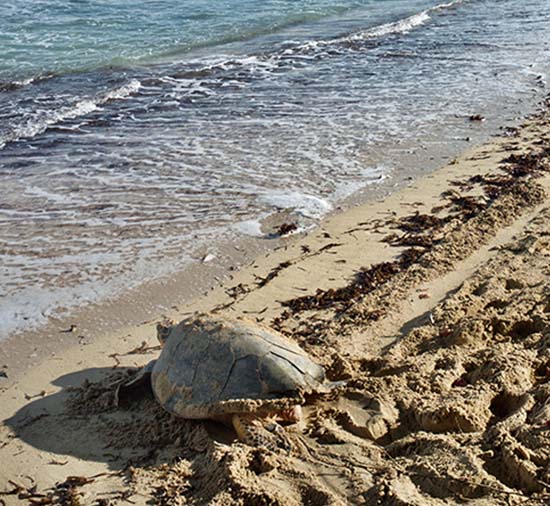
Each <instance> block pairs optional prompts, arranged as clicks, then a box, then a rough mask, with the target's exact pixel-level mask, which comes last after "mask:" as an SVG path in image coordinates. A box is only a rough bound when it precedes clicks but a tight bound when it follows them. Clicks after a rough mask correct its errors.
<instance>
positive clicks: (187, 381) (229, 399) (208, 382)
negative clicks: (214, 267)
mask: <svg viewBox="0 0 550 506" xmlns="http://www.w3.org/2000/svg"><path fill="white" fill-rule="evenodd" d="M157 332H158V338H159V341H160V342H161V345H162V352H161V354H160V357H159V358H158V360H156V361H153V362H151V363H150V364H148V365H147V366H146V367H145V368H144V369H143V370H142V371H141V373H140V374H138V376H137V377H136V378H134V380H132V381H130V382H129V383H126V384H124V385H122V386H121V387H120V389H119V391H118V396H119V397H121V396H123V395H125V394H126V393H127V392H128V390H129V389H132V387H133V385H135V384H136V382H140V381H141V382H143V381H144V380H145V381H150V385H151V387H152V390H153V393H154V396H155V397H156V399H157V400H158V402H159V403H160V405H161V406H162V407H163V408H164V409H166V410H167V411H169V412H170V413H172V414H174V415H177V416H181V417H183V418H191V419H214V420H218V421H222V422H225V423H228V424H232V425H233V427H234V429H235V431H236V433H237V435H238V437H239V439H240V440H241V441H243V442H245V443H247V444H249V445H252V446H264V447H267V448H269V449H275V448H277V447H282V448H286V449H289V448H290V444H289V442H288V439H287V438H286V437H285V432H284V430H283V429H282V427H281V426H280V425H279V424H278V423H277V421H286V422H298V421H299V420H300V417H301V404H303V403H304V401H305V399H304V395H306V394H308V393H314V392H327V391H328V390H330V388H331V386H330V385H328V384H325V383H324V380H325V372H324V369H323V368H322V367H321V366H320V365H318V364H316V363H315V362H313V361H312V360H311V359H310V358H309V357H308V356H307V354H306V353H305V352H304V351H303V350H302V349H301V348H299V347H298V346H297V345H296V344H295V343H293V342H292V341H291V340H289V339H287V338H286V337H284V336H283V335H281V334H279V333H277V332H274V331H273V330H268V329H266V328H262V327H259V326H257V325H254V324H252V323H251V322H245V321H242V320H229V319H225V318H221V317H216V316H211V315H198V316H195V317H192V318H190V319H186V320H183V321H182V322H180V323H179V324H178V325H170V324H168V325H166V324H159V325H158V326H157Z"/></svg>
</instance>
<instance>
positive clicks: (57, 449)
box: [4, 367, 235, 470]
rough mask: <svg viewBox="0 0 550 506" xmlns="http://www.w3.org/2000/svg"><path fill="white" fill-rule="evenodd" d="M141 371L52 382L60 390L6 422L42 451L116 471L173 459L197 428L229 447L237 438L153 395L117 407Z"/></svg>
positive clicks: (100, 371) (89, 372)
mask: <svg viewBox="0 0 550 506" xmlns="http://www.w3.org/2000/svg"><path fill="white" fill-rule="evenodd" d="M137 370H138V369H136V368H128V367H118V368H116V369H112V368H90V369H84V370H82V371H78V372H74V373H71V374H67V375H64V376H60V377H59V378H57V379H56V380H54V381H53V382H52V384H53V385H55V386H58V387H61V390H60V391H58V392H56V393H54V394H51V395H45V396H43V397H40V398H37V399H32V400H30V402H29V403H28V404H26V405H25V406H23V407H22V408H21V409H20V410H19V411H18V412H17V413H16V414H15V415H14V416H13V417H11V418H9V419H7V420H4V423H5V424H6V425H7V426H8V427H10V428H11V429H12V430H13V432H14V433H15V434H16V436H17V437H18V438H20V439H21V440H22V441H24V442H25V443H27V444H29V445H31V446H33V447H35V448H37V449H39V450H43V451H46V452H50V453H54V454H57V455H58V456H60V457H61V458H62V456H66V455H71V456H73V457H77V458H79V459H83V460H86V461H95V462H104V463H106V464H107V466H108V467H109V468H110V469H111V470H121V469H124V468H126V467H127V466H128V465H134V466H136V465H137V466H139V465H151V464H159V463H161V462H163V461H167V460H170V459H171V458H173V457H174V456H175V455H177V454H179V453H184V452H185V451H186V449H188V448H187V446H188V444H190V441H191V440H193V437H192V436H193V435H194V434H196V433H197V431H198V430H200V431H202V432H204V431H203V430H202V429H206V431H207V433H208V435H209V436H210V437H211V438H213V439H214V440H216V441H218V442H221V443H225V444H229V443H231V442H232V441H233V440H234V439H235V434H234V432H233V431H232V430H231V429H229V428H227V427H225V426H224V425H222V424H219V423H215V422H210V421H207V422H202V421H190V420H183V419H180V418H177V417H174V416H172V415H170V414H169V413H167V412H165V411H164V410H163V409H162V408H161V406H160V405H159V404H158V403H157V402H156V400H155V399H154V397H153V395H152V393H150V391H149V392H145V393H143V395H142V396H141V398H137V399H136V400H134V401H133V402H131V403H129V404H128V405H126V406H124V407H119V406H117V405H116V402H115V393H116V390H117V385H118V384H119V383H120V382H121V381H125V380H127V379H128V378H131V377H132V376H133V375H134V374H135V373H136V371H137ZM195 439H196V438H195ZM191 449H193V448H191Z"/></svg>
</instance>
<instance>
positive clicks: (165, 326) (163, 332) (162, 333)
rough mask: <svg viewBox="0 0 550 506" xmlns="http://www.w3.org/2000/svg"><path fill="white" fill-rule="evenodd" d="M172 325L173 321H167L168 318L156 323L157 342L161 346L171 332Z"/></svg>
mask: <svg viewBox="0 0 550 506" xmlns="http://www.w3.org/2000/svg"><path fill="white" fill-rule="evenodd" d="M173 325H174V320H169V319H168V318H165V319H164V320H162V321H160V322H158V323H157V339H158V340H159V343H160V345H161V346H164V343H165V342H166V340H167V339H168V336H169V335H170V332H171V331H172V326H173Z"/></svg>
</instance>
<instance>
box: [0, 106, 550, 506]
mask: <svg viewBox="0 0 550 506" xmlns="http://www.w3.org/2000/svg"><path fill="white" fill-rule="evenodd" d="M548 121H549V117H548V113H547V112H546V111H544V112H542V113H541V114H540V115H538V116H537V117H535V118H533V119H532V120H531V121H530V122H528V123H527V124H526V125H525V126H524V127H523V128H522V129H520V130H518V131H516V132H512V133H513V135H512V136H510V137H502V138H499V139H497V140H496V141H495V142H494V143H492V144H489V145H485V146H482V147H480V148H477V149H476V150H474V151H473V152H470V153H468V154H467V155H465V156H464V157H461V158H460V159H458V160H456V161H455V163H451V164H449V166H447V167H445V168H443V169H441V170H440V171H438V172H437V173H434V174H433V175H432V176H428V177H427V178H424V180H421V181H418V182H415V183H414V186H413V187H411V188H407V189H405V190H403V191H400V192H398V193H396V194H393V195H391V196H390V197H389V198H387V199H385V201H383V202H376V203H372V204H370V205H367V206H363V207H360V208H357V209H353V210H352V211H350V212H348V213H343V214H342V215H338V216H335V217H334V218H332V219H331V220H329V221H327V222H325V223H324V224H323V226H322V227H321V228H320V229H319V230H318V231H316V232H314V233H312V234H310V235H308V236H305V237H304V238H299V239H297V240H296V239H292V238H290V239H289V241H288V244H287V245H286V246H284V247H282V248H281V249H279V250H278V251H276V252H274V253H273V254H271V255H269V256H268V257H267V258H262V259H258V261H257V262H256V264H255V265H253V266H252V267H251V268H249V269H245V270H244V271H242V272H239V273H237V274H236V276H235V279H234V281H233V283H232V284H230V285H229V286H228V285H225V286H223V287H220V288H218V289H216V290H214V291H212V292H211V293H210V294H209V295H208V297H205V298H202V299H199V300H197V301H196V302H195V303H194V304H192V305H190V306H188V307H187V308H186V311H185V312H192V311H195V310H200V311H204V310H208V311H211V310H213V311H216V312H218V313H220V314H226V315H228V316H231V317H232V318H235V317H245V318H247V319H252V320H253V321H257V322H258V323H261V324H262V325H267V326H271V327H274V328H276V329H278V330H279V331H281V332H282V333H284V334H285V335H287V336H289V337H290V338H292V339H293V340H295V342H297V343H298V344H299V345H300V346H301V347H303V348H304V349H306V350H307V351H308V352H309V353H310V354H311V356H312V357H314V358H315V359H316V360H317V361H318V362H320V363H321V364H323V365H324V366H325V369H326V371H327V374H328V376H329V378H330V379H332V380H345V381H346V385H345V386H343V387H341V388H340V389H338V390H336V391H334V392H332V393H330V394H326V395H320V396H313V397H311V398H309V399H308V403H307V405H306V406H305V409H304V412H305V419H304V420H303V421H302V422H301V423H299V424H296V425H289V426H287V427H286V429H285V430H286V431H287V434H288V437H289V439H290V441H291V442H292V443H293V450H292V452H291V453H290V454H288V453H285V452H280V453H279V452H269V451H266V450H263V449H258V448H252V447H249V446H246V445H244V444H242V443H239V442H237V441H236V440H235V434H234V433H233V432H232V430H230V429H229V428H227V427H225V426H224V425H222V424H218V423H215V422H200V421H199V422H195V421H188V420H181V419H177V418H175V417H172V416H171V415H169V414H168V413H166V412H165V411H163V410H162V409H161V408H160V407H159V406H158V404H157V403H156V401H155V400H154V399H153V398H152V397H151V396H147V395H145V396H143V398H141V399H139V400H137V401H135V402H132V403H130V404H129V405H126V406H124V407H118V406H117V405H116V403H115V392H116V386H117V385H118V384H119V383H120V382H121V381H124V380H125V379H127V378H129V377H130V376H131V375H132V374H134V373H135V371H136V370H137V368H138V367H140V366H142V365H144V364H145V363H147V362H148V361H149V360H150V359H152V358H154V357H155V356H156V354H157V353H158V349H157V348H156V343H155V342H154V337H153V336H154V332H153V329H152V325H149V326H141V327H139V328H136V329H131V330H130V331H129V332H128V334H127V335H126V334H124V336H120V335H119V336H112V335H111V336H106V337H105V339H104V340H102V341H98V342H96V343H91V344H90V345H88V346H86V347H82V349H81V350H80V352H75V351H74V350H72V351H71V352H70V354H68V355H67V356H61V357H60V358H61V360H58V361H55V360H54V359H51V360H49V361H46V363H44V364H42V365H41V366H40V367H37V368H36V370H34V371H31V373H29V374H28V375H27V376H26V377H25V378H23V379H22V380H21V381H20V382H18V383H17V384H16V385H14V386H12V387H9V388H7V389H6V390H5V391H4V392H2V394H1V395H2V405H3V406H4V407H3V414H5V415H6V420H5V421H4V422H3V425H2V426H1V435H2V439H1V441H2V442H1V443H0V459H1V461H2V462H3V463H4V465H3V467H2V470H1V472H0V493H1V494H2V495H0V500H1V501H3V502H4V503H5V504H21V503H23V504H29V503H30V504H102V505H103V504H127V503H131V504H167V505H168V504H170V505H171V504H175V505H177V504H196V505H199V504H212V505H226V504H227V505H232V504H234V505H248V504H252V505H254V504H257V505H264V504H269V505H277V504H281V505H282V504H285V505H302V504H306V505H346V504H359V505H360V504H364V505H370V504H388V505H389V504H391V505H399V504H403V505H405V504H413V505H419V506H420V505H430V506H431V505H440V504H441V505H443V504H457V503H467V504H475V505H499V504H503V505H504V504H533V505H536V504H541V505H542V504H548V502H550V476H548V474H549V473H550V452H549V451H548V450H547V448H548V447H549V442H550V441H549V437H550V430H549V425H550V401H549V400H548V398H549V397H548V396H549V394H550V390H549V388H550V386H549V385H550V382H549V380H550V355H549V352H548V339H549V338H550V201H549V199H548V191H549V190H550V170H549V169H550V124H549V122H548ZM419 189H421V190H422V194H420V193H419V191H420V190H419ZM168 316H170V317H173V318H175V319H177V318H178V317H181V316H183V314H178V313H174V314H169V315H168ZM122 337H124V339H122ZM140 343H141V344H140ZM61 373H62V374H61ZM60 374H61V376H60ZM42 392H43V393H42ZM25 394H26V395H27V397H28V398H25ZM35 394H38V397H33V395H35ZM2 487H3V488H2Z"/></svg>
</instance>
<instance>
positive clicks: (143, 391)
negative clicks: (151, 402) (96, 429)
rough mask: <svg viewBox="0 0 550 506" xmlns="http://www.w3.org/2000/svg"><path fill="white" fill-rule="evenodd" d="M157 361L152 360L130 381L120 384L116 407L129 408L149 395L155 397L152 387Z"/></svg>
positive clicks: (116, 393)
mask: <svg viewBox="0 0 550 506" xmlns="http://www.w3.org/2000/svg"><path fill="white" fill-rule="evenodd" d="M155 362H156V360H151V362H149V363H148V364H147V365H146V366H145V367H143V368H141V369H140V370H139V371H138V372H137V373H136V374H135V375H134V376H133V377H132V378H131V379H130V380H129V381H125V382H124V383H119V385H118V386H117V388H116V391H115V406H117V407H123V408H124V407H127V406H128V405H130V404H131V403H132V402H135V401H138V400H140V399H143V398H144V397H146V396H147V395H151V396H152V395H153V390H152V387H151V371H152V370H153V367H154V365H155Z"/></svg>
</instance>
